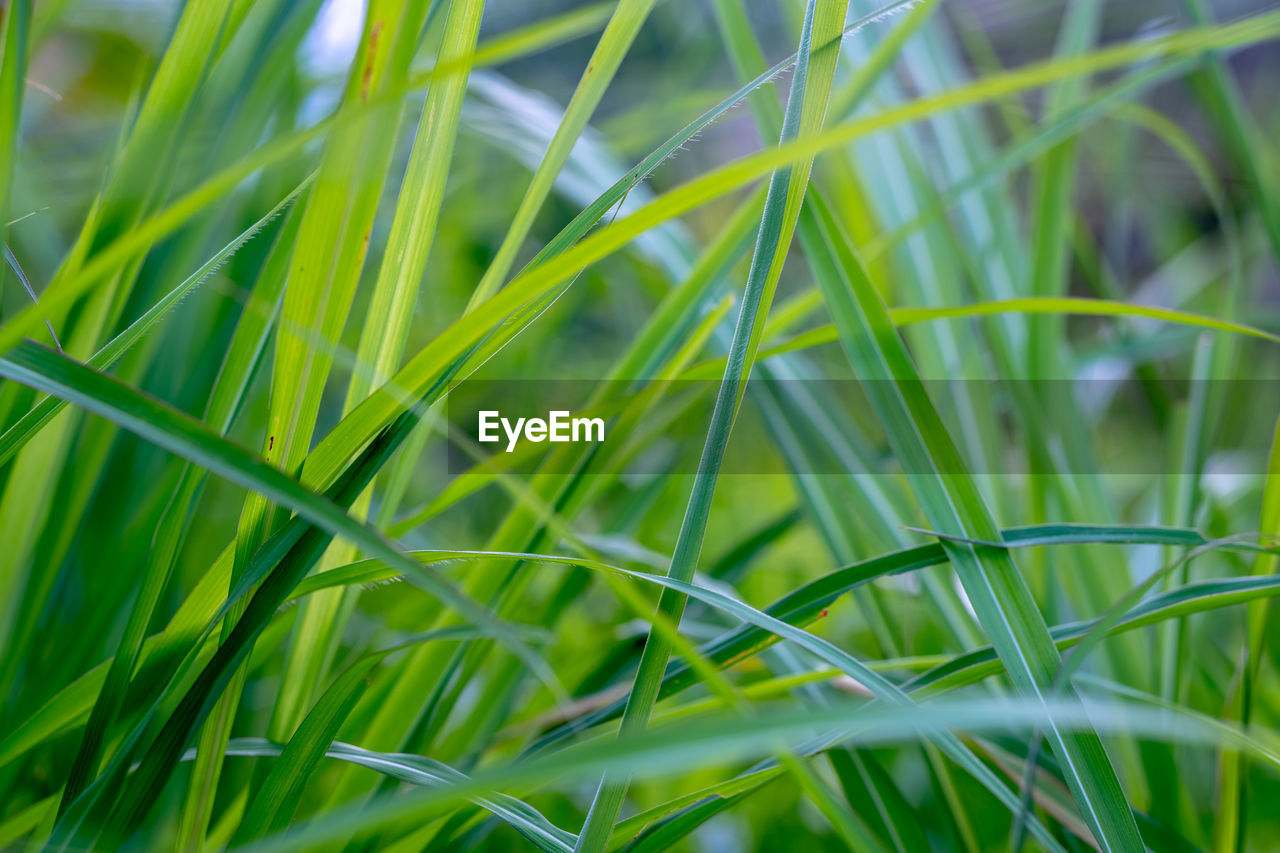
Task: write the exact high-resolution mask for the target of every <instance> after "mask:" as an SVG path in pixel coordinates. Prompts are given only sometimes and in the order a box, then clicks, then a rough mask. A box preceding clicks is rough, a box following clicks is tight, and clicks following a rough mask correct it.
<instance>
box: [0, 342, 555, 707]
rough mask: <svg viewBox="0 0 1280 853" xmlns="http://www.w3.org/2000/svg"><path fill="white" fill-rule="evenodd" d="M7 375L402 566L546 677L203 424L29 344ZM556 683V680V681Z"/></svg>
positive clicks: (378, 544)
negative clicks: (143, 439) (249, 490)
mask: <svg viewBox="0 0 1280 853" xmlns="http://www.w3.org/2000/svg"><path fill="white" fill-rule="evenodd" d="M0 375H3V376H5V377H7V378H9V379H13V380H15V381H18V382H22V383H23V384H27V385H31V386H32V387H35V388H36V389H38V390H41V391H45V392H46V393H50V394H55V395H58V396H63V397H65V398H66V399H67V400H68V401H70V402H73V403H75V404H76V405H79V406H82V407H83V408H85V409H87V410H89V411H91V412H94V413H96V414H99V415H101V416H103V417H105V418H107V419H109V420H112V421H114V422H115V423H117V424H119V425H120V426H122V427H124V428H125V429H128V430H130V431H133V432H136V433H137V434H138V435H140V436H142V437H143V438H145V439H147V440H148V441H151V442H154V443H155V444H157V445H158V446H160V447H163V448H165V449H167V450H169V451H171V452H173V453H176V454H177V455H179V456H182V457H183V458H185V459H187V460H188V461H190V462H193V463H195V464H197V465H200V466H202V467H206V468H208V469H209V470H210V471H213V472H215V473H217V474H219V475H221V476H223V477H226V478H227V479H229V480H231V481H232V482H234V483H238V484H239V485H242V486H244V487H245V488H248V489H252V490H254V491H255V492H256V493H258V494H261V495H263V496H264V497H267V498H268V499H270V500H272V501H275V502H277V503H279V504H280V505H281V506H284V507H287V508H289V509H291V510H293V511H295V512H297V513H298V514H299V515H300V516H302V517H304V518H306V519H307V520H308V521H310V522H312V523H313V524H316V525H319V526H321V527H322V528H324V529H325V530H327V531H328V532H330V533H331V534H334V535H338V536H343V537H345V538H347V539H349V540H351V541H353V542H355V543H357V544H358V545H359V546H360V547H361V548H364V549H365V550H367V551H368V552H369V553H371V554H375V555H377V556H378V558H379V559H383V560H386V561H387V562H388V564H390V565H396V566H400V567H402V568H404V569H405V571H406V572H407V573H408V574H411V575H412V576H413V577H415V578H416V579H418V580H419V581H420V582H421V583H422V584H423V585H424V586H425V587H426V588H427V589H428V590H430V591H431V592H432V593H433V594H435V595H438V596H439V597H440V598H441V600H442V601H445V602H447V603H448V604H449V606H451V607H454V608H456V609H457V610H458V611H459V612H460V613H462V614H464V615H465V616H466V617H467V618H468V619H469V620H470V621H472V623H473V624H475V625H476V626H477V627H483V628H484V629H486V630H488V631H491V632H492V633H493V635H494V636H496V637H500V638H502V639H503V640H504V642H508V643H510V644H511V648H512V651H514V652H516V654H517V655H519V656H520V657H521V659H522V660H524V661H525V663H526V664H528V665H529V666H531V667H533V668H534V669H535V670H538V671H540V672H542V671H544V666H543V665H542V663H541V662H540V661H539V660H538V658H537V657H536V656H534V655H533V654H532V653H531V652H530V651H529V650H528V649H527V648H526V647H525V645H524V644H523V643H522V642H520V641H519V640H518V639H517V638H515V637H514V636H513V635H512V634H511V632H510V630H509V629H508V628H506V627H504V626H502V625H500V624H498V623H497V622H496V621H494V619H493V618H492V617H491V616H490V615H489V614H488V613H487V612H486V611H485V610H484V609H483V608H482V607H480V606H479V605H477V604H476V603H475V602H473V601H470V600H468V599H465V598H464V597H462V596H461V595H460V594H459V593H458V592H457V590H456V588H455V587H453V585H452V584H449V583H448V582H447V581H445V580H444V579H442V578H440V577H439V576H438V575H436V574H434V573H432V572H422V571H421V569H420V567H419V566H418V565H417V564H415V563H414V562H412V561H410V560H406V559H405V558H404V557H403V556H401V554H400V552H399V551H398V550H397V549H396V548H395V547H394V546H393V545H392V544H391V543H390V542H389V541H387V540H386V539H384V538H383V536H382V534H381V533H379V532H378V531H377V530H376V529H374V528H372V527H371V526H369V525H367V524H364V523H362V522H359V521H356V520H355V519H353V518H351V517H350V516H348V515H347V514H346V513H345V512H343V511H342V510H341V509H339V508H338V507H336V506H335V505H334V504H333V503H332V502H330V501H328V500H326V499H325V498H323V497H321V496H320V495H317V494H316V493H314V492H311V491H308V490H307V489H305V488H303V487H302V486H300V485H299V484H298V483H297V481H295V480H293V479H292V478H290V477H288V476H287V475H285V474H283V473H282V472H280V471H279V470H277V469H276V468H274V467H272V466H271V465H269V464H268V463H266V462H265V461H263V460H261V459H259V458H257V457H255V456H253V455H252V454H251V453H249V452H248V451H246V450H244V449H242V448H240V447H239V446H237V445H235V444H232V443H231V442H229V441H227V440H226V439H224V438H222V437H221V436H219V435H217V434H216V433H213V432H212V431H210V430H209V429H208V427H206V426H204V425H203V424H201V423H200V422H199V421H196V420H194V419H193V418H191V417H189V416H187V415H184V414H182V413H181V412H178V411H176V410H174V409H172V408H170V407H168V406H166V405H164V404H162V403H160V402H159V401H156V400H154V399H151V398H149V397H146V396H145V395H143V394H142V393H140V392H138V391H136V390H134V389H132V388H129V387H128V386H126V385H122V384H121V383H119V382H116V381H115V380H113V379H111V378H110V377H107V376H104V375H102V374H99V373H95V372H94V371H92V370H90V369H89V368H87V367H85V366H83V365H81V364H79V363H77V362H75V361H73V360H72V359H69V358H67V357H65V356H60V355H58V354H57V353H54V352H51V351H49V350H46V349H44V348H43V347H41V346H39V345H37V344H34V343H23V344H20V345H19V346H18V347H16V348H15V349H14V350H13V351H12V352H11V353H10V354H9V355H7V356H5V357H4V358H3V359H0ZM548 681H549V682H550V681H554V679H552V678H550V677H549V676H548Z"/></svg>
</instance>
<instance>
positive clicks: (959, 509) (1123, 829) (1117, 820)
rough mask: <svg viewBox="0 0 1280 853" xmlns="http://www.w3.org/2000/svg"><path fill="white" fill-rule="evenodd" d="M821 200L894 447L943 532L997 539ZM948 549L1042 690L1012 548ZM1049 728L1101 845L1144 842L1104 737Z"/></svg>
mask: <svg viewBox="0 0 1280 853" xmlns="http://www.w3.org/2000/svg"><path fill="white" fill-rule="evenodd" d="M814 201H815V204H814V208H816V210H815V212H814V213H813V214H810V215H811V216H813V217H814V218H815V220H816V221H815V230H817V231H818V232H819V233H821V234H822V236H823V240H824V243H825V245H813V244H809V245H806V247H805V250H806V254H807V255H808V256H809V258H810V261H811V263H813V264H814V265H815V267H817V270H818V281H819V284H820V285H821V286H822V288H823V294H824V296H825V297H826V302H827V307H828V310H830V311H831V314H832V317H833V319H834V321H835V323H836V327H837V329H839V330H840V332H841V343H842V344H843V346H844V348H845V350H846V352H847V354H848V356H849V359H850V361H851V363H852V364H853V365H854V369H855V370H856V371H858V373H859V375H860V376H861V378H863V379H864V380H866V379H872V380H877V381H875V382H873V383H872V385H873V389H872V390H869V396H870V399H871V403H872V406H873V407H874V408H875V409H876V413H877V415H878V416H879V417H880V419H881V421H882V422H883V423H884V424H885V428H886V431H887V433H888V435H889V441H890V442H891V443H892V444H893V445H894V448H895V451H896V452H897V454H898V455H899V457H900V458H901V459H902V460H903V462H904V465H906V466H907V467H908V470H910V471H911V472H913V476H912V477H911V478H910V481H911V484H912V488H913V491H915V492H916V496H917V499H918V500H919V501H920V503H921V509H922V510H923V511H924V513H925V515H926V517H928V518H930V521H931V523H933V524H935V525H936V526H937V527H938V528H939V529H940V530H941V531H942V532H946V533H958V534H960V535H963V536H974V537H975V538H978V539H986V540H991V539H995V538H996V535H997V532H996V527H995V524H994V522H993V521H992V519H991V517H990V515H989V514H988V511H987V509H986V506H985V504H984V502H983V499H982V497H981V496H980V494H979V493H978V491H977V489H976V488H975V487H974V484H973V481H972V480H971V479H969V478H968V476H967V475H966V474H964V473H952V472H964V470H965V468H964V464H963V462H962V461H961V460H960V458H959V455H958V451H957V450H956V447H955V445H954V444H953V443H952V442H951V439H950V437H949V436H948V434H947V432H946V428H945V427H944V426H943V424H942V421H941V419H940V418H939V417H938V415H937V412H936V411H935V410H934V409H933V406H932V403H931V402H930V401H929V399H928V397H927V396H925V394H924V391H923V386H922V385H921V384H920V379H919V376H918V374H916V373H915V369H914V367H913V365H912V363H911V359H910V355H909V354H908V353H907V351H906V348H905V345H904V344H903V343H902V340H901V338H899V337H898V333H897V329H896V327H895V326H894V325H893V322H892V320H891V319H890V318H889V314H888V310H887V309H886V307H885V306H884V303H883V301H882V299H881V297H880V294H879V293H878V292H877V291H876V289H875V287H874V285H873V284H872V283H871V281H870V280H869V279H868V278H867V277H866V273H865V271H864V270H863V268H862V266H861V264H860V262H859V261H858V259H857V258H856V257H855V256H854V255H853V254H852V252H851V251H850V250H849V249H848V242H847V240H846V239H845V238H844V237H843V236H842V234H841V233H840V229H839V226H838V225H837V224H836V222H835V220H834V219H833V218H832V217H831V215H830V213H829V211H826V210H825V209H824V207H823V206H822V204H821V202H820V199H818V198H816V197H815V199H814ZM942 472H947V473H942ZM944 548H945V549H946V550H947V552H948V556H949V558H950V561H951V564H952V566H953V568H954V569H955V571H956V574H957V576H958V578H959V579H960V581H961V583H962V584H964V587H965V590H966V592H967V593H968V595H969V600H970V601H971V602H972V603H973V607H974V610H975V611H976V612H977V614H978V619H979V621H980V622H981V623H982V625H983V628H984V630H986V631H987V633H988V635H989V636H990V637H991V640H992V643H993V645H994V646H995V647H996V648H997V649H998V650H999V653H1000V655H1001V659H1002V660H1003V661H1004V663H1005V665H1006V667H1007V668H1008V671H1009V674H1010V677H1011V679H1012V680H1013V682H1014V685H1015V686H1016V687H1017V688H1018V690H1019V691H1021V692H1023V693H1025V694H1027V695H1029V696H1032V697H1039V698H1043V697H1044V696H1045V691H1046V690H1048V689H1049V688H1050V687H1051V686H1052V685H1053V680H1054V678H1055V677H1056V675H1057V671H1058V667H1059V666H1060V661H1059V658H1058V652H1057V649H1056V648H1055V647H1054V646H1053V644H1052V642H1051V640H1050V638H1049V634H1048V630H1047V629H1046V627H1045V624H1044V619H1043V617H1042V616H1041V614H1040V612H1039V610H1038V609H1037V607H1036V605H1035V602H1034V601H1033V600H1032V599H1031V596H1030V593H1029V591H1028V589H1027V586H1026V582H1025V580H1024V579H1023V578H1022V576H1021V575H1020V574H1019V573H1018V568H1017V566H1016V565H1015V564H1014V562H1013V560H1012V559H1011V558H1010V557H1009V555H1008V552H1007V551H1002V550H999V549H990V548H984V547H982V546H977V547H974V546H969V545H960V544H959V543H955V547H951V546H947V545H944ZM1064 694H1065V695H1066V696H1070V695H1071V691H1070V689H1069V688H1064ZM1048 734H1049V737H1050V741H1051V743H1052V745H1053V748H1054V753H1055V755H1056V756H1057V757H1058V759H1059V760H1060V761H1061V762H1062V765H1063V769H1064V775H1065V776H1066V778H1067V783H1068V785H1069V786H1070V787H1071V790H1072V794H1073V795H1074V796H1075V798H1076V801H1077V803H1078V804H1079V805H1080V807H1081V811H1082V812H1083V813H1084V815H1085V821H1086V823H1088V825H1089V828H1090V830H1091V831H1092V832H1093V834H1094V837H1095V838H1096V839H1097V841H1098V843H1099V844H1100V845H1102V847H1103V849H1108V850H1128V849H1135V848H1138V847H1141V845H1142V841H1141V836H1140V835H1139V833H1138V828H1137V824H1136V822H1135V821H1134V818H1133V813H1132V811H1131V809H1130V807H1129V804H1128V802H1127V801H1126V799H1125V796H1124V793H1123V791H1122V790H1121V788H1120V784H1119V781H1118V780H1117V778H1116V775H1115V771H1114V770H1113V769H1112V767H1111V764H1110V762H1109V760H1108V758H1107V755H1106V752H1105V751H1104V750H1103V747H1102V743H1101V741H1100V740H1099V739H1098V738H1097V736H1096V735H1091V734H1089V733H1087V732H1085V733H1072V734H1062V733H1058V732H1054V731H1053V730H1052V729H1050V730H1049V731H1048Z"/></svg>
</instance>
